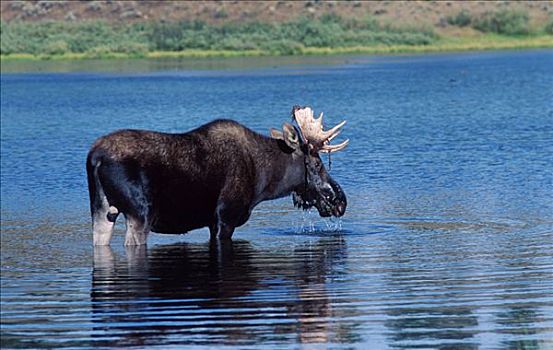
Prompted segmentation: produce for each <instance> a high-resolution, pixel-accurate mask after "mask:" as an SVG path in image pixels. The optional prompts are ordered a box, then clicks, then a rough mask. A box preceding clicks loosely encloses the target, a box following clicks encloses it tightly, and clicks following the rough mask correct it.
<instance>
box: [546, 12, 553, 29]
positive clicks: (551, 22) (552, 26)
mask: <svg viewBox="0 0 553 350" xmlns="http://www.w3.org/2000/svg"><path fill="white" fill-rule="evenodd" d="M544 32H545V33H547V34H553V15H552V16H550V17H549V21H547V23H546V24H545V28H544Z"/></svg>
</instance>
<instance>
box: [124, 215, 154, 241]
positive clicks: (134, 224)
mask: <svg viewBox="0 0 553 350" xmlns="http://www.w3.org/2000/svg"><path fill="white" fill-rule="evenodd" d="M148 233H150V228H149V227H148V226H147V224H143V223H142V222H140V221H138V220H136V219H134V218H133V217H131V216H129V215H128V216H127V232H126V233H125V245H126V246H127V245H142V244H146V241H147V240H148Z"/></svg>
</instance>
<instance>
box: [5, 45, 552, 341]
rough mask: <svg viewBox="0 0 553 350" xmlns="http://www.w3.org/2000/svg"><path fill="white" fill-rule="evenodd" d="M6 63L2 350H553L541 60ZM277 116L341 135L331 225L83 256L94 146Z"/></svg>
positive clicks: (252, 229) (547, 72) (259, 220)
mask: <svg viewBox="0 0 553 350" xmlns="http://www.w3.org/2000/svg"><path fill="white" fill-rule="evenodd" d="M22 67H23V68H22ZM2 68H3V70H4V73H3V74H2V77H1V115H2V118H1V230H2V234H1V239H2V242H1V243H2V247H1V264H2V279H1V288H2V289H1V347H2V348H3V349H7V348H62V347H70V348H90V347H93V346H95V347H106V348H112V347H135V348H146V347H147V348H151V347H159V348H162V349H166V348H171V347H174V348H179V347H182V346H190V347H191V348H214V347H216V346H217V348H222V347H224V346H226V347H228V348H241V349H244V348H250V349H258V348H260V347H263V348H274V349H283V348H291V349H297V348H301V349H327V348H330V349H342V348H344V349H345V348H347V349H350V348H360V349H361V348H362V349H398V348H421V349H422V348H424V349H427V348H429V349H430V348H432V349H551V348H553V51H551V50H538V51H526V52H488V53H463V54H443V55H425V56H398V57H369V56H349V57H329V58H309V57H308V58H293V59H291V58H282V59H265V58H262V59H251V58H250V59H243V60H240V59H235V60H226V61H225V60H222V61H221V60H211V61H202V63H197V62H196V63H194V62H193V61H188V62H187V61H115V62H110V61H107V62H103V63H98V62H84V63H83V62H80V63H68V64H66V63H59V62H58V63H45V64H44V63H39V64H36V63H32V64H27V65H25V64H24V65H23V66H21V65H19V66H18V65H15V66H14V65H12V66H10V65H9V63H2ZM22 69H23V70H26V71H28V72H26V73H23V72H17V71H18V70H19V71H20V70H22ZM8 72H9V73H8ZM294 104H302V105H311V106H313V108H314V109H315V111H316V112H318V111H324V112H325V115H326V116H327V117H326V120H327V123H328V124H329V125H330V124H332V123H337V122H339V121H340V120H342V119H347V120H348V124H347V125H346V127H345V130H344V132H343V135H344V137H348V138H350V140H351V143H350V146H348V148H347V149H346V150H345V151H344V152H341V153H339V154H336V155H335V156H333V158H332V170H331V174H332V176H333V177H334V178H335V179H336V180H337V181H338V182H339V183H340V184H341V185H342V187H343V188H344V190H345V192H346V194H347V196H348V203H349V205H348V209H347V212H346V215H345V216H344V217H343V218H342V219H340V220H334V221H330V220H324V219H321V218H319V217H318V215H317V214H316V213H305V212H302V211H298V210H296V209H294V208H293V205H292V200H291V198H285V199H281V200H277V201H273V202H265V203H262V204H261V205H260V206H259V207H258V208H257V209H256V210H255V212H254V214H253V215H252V217H251V219H250V220H249V222H248V223H247V224H246V225H244V226H243V227H240V228H238V229H237V231H236V232H235V234H234V241H233V242H232V243H228V242H227V243H220V244H210V243H209V239H208V238H209V233H208V231H207V229H202V230H197V231H193V232H191V233H189V234H186V235H176V236H175V235H161V234H152V235H151V237H150V241H149V244H148V247H147V248H145V247H134V248H129V249H125V248H124V247H123V230H124V224H123V223H122V222H121V223H118V226H117V230H116V234H115V237H114V240H113V241H112V246H111V248H108V247H103V248H96V249H94V248H93V247H92V234H91V227H90V218H89V209H88V192H87V188H86V174H85V157H86V153H87V151H88V148H89V147H90V145H91V143H92V142H93V141H94V139H95V138H97V137H98V136H100V135H102V134H105V133H107V132H110V131H113V130H116V129H119V128H129V127H131V128H144V129H155V130H160V131H168V132H180V131H184V130H189V129H191V128H194V127H196V126H199V125H201V124H202V123H205V122H208V121H210V120H212V119H215V118H222V117H224V118H233V119H236V120H238V121H240V122H242V123H244V124H246V125H247V126H249V127H251V128H252V129H254V130H256V131H258V132H261V133H265V134H267V133H268V130H269V128H270V127H280V126H281V125H282V123H283V122H285V121H289V120H290V117H289V112H290V109H291V107H292V105H294ZM121 221H122V220H121Z"/></svg>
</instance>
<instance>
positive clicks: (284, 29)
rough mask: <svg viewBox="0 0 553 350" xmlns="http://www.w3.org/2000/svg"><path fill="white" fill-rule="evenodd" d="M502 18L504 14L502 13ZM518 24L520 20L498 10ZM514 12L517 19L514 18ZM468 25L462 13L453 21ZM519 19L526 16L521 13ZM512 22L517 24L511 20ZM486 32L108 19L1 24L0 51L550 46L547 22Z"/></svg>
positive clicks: (88, 54)
mask: <svg viewBox="0 0 553 350" xmlns="http://www.w3.org/2000/svg"><path fill="white" fill-rule="evenodd" d="M501 16H503V17H501ZM501 16H500V17H501V18H507V20H506V21H507V22H509V21H512V22H513V23H514V24H513V23H511V22H509V23H511V24H512V26H511V27H512V28H518V27H517V26H519V27H520V25H518V24H516V23H520V21H521V19H520V18H521V17H520V16H518V15H515V16H511V15H508V16H505V15H501ZM517 16H518V17H517ZM467 18H468V21H469V22H470V23H473V21H474V18H472V17H471V16H470V14H467V13H463V14H461V15H460V16H458V17H456V18H454V19H452V20H451V22H452V23H457V25H459V26H460V25H461V24H462V25H466V22H467ZM522 18H523V19H522V21H523V22H524V16H522ZM517 21H518V22H517ZM523 32H524V33H525V34H524V35H522V34H521V33H520V32H519V31H518V29H517V30H509V31H508V33H511V34H513V33H517V35H505V33H499V34H498V33H496V31H490V32H489V33H487V34H482V35H479V36H472V37H467V38H447V37H440V36H439V35H437V34H436V33H435V32H434V31H433V29H432V28H429V27H424V26H422V27H413V26H397V25H392V24H382V23H379V22H377V21H376V20H375V19H374V18H372V17H366V18H364V19H344V18H341V17H338V16H335V15H325V16H323V17H321V18H320V19H318V20H308V19H307V18H298V19H296V20H294V21H291V22H287V23H279V24H272V23H259V22H251V23H229V24H225V25H218V26H216V25H208V24H206V23H204V22H200V21H192V22H190V21H181V22H147V23H134V24H124V23H123V24H109V23H107V22H102V21H94V22H10V23H6V22H2V23H1V24H0V33H1V39H2V40H1V43H0V54H1V56H0V57H1V59H2V60H3V61H4V60H37V59H38V60H45V59H51V60H73V59H98V58H101V59H104V58H106V59H116V58H164V57H170V58H171V57H172V58H175V57H176V58H178V57H194V58H202V57H234V56H266V55H325V54H346V53H371V54H389V53H403V52H436V51H458V50H481V49H506V48H530V47H553V36H551V35H548V34H544V33H547V27H546V28H544V29H543V30H542V31H541V32H539V33H537V32H533V33H531V32H530V31H526V30H524V31H523Z"/></svg>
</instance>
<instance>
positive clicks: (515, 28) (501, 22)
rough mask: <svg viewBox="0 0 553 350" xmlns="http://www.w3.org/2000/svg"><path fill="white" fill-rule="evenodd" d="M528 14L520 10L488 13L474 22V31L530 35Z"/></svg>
mask: <svg viewBox="0 0 553 350" xmlns="http://www.w3.org/2000/svg"><path fill="white" fill-rule="evenodd" d="M528 19H529V18H528V13H527V12H525V11H519V10H501V11H497V12H486V13H484V14H483V15H482V16H480V17H478V18H476V19H475V20H474V21H473V25H472V26H473V27H474V29H478V30H480V31H482V32H492V33H497V34H506V35H523V34H528V33H530V29H529V26H528Z"/></svg>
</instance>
